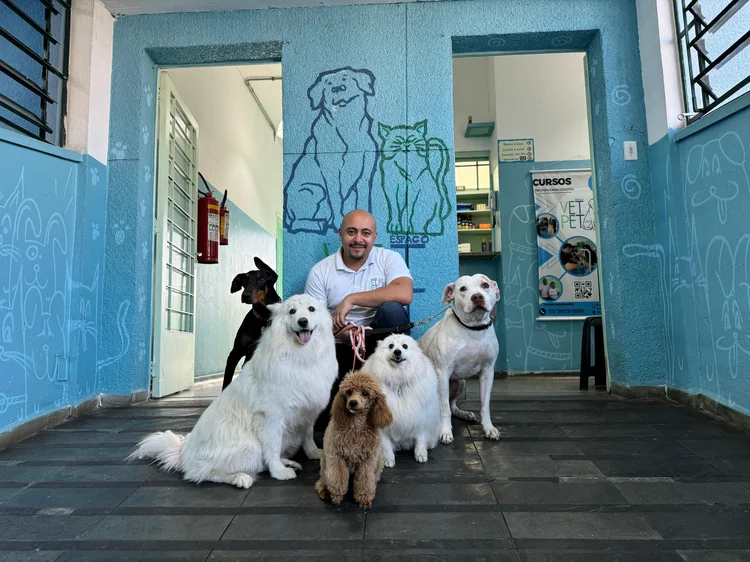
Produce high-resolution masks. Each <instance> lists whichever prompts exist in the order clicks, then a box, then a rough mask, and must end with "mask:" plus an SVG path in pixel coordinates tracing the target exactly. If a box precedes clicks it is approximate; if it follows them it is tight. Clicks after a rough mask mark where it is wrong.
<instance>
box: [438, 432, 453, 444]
mask: <svg viewBox="0 0 750 562" xmlns="http://www.w3.org/2000/svg"><path fill="white" fill-rule="evenodd" d="M440 442H441V443H442V444H443V445H450V444H451V443H453V430H452V429H444V430H442V431H441V432H440Z"/></svg>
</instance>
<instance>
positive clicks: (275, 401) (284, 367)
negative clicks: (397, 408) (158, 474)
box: [128, 295, 338, 488]
mask: <svg viewBox="0 0 750 562" xmlns="http://www.w3.org/2000/svg"><path fill="white" fill-rule="evenodd" d="M268 308H269V309H270V310H271V311H272V315H271V325H270V326H269V327H268V328H267V329H266V331H265V332H264V334H263V336H262V337H261V339H260V343H259V344H258V348H257V349H256V351H255V355H253V357H252V359H250V361H249V362H248V363H246V364H245V366H244V367H243V368H242V375H241V376H240V378H239V379H237V380H235V381H234V382H233V383H232V384H230V385H229V386H228V387H227V388H226V389H225V390H224V391H223V392H222V393H221V394H219V396H218V397H217V398H216V400H214V401H213V402H212V403H211V405H210V406H209V407H208V408H207V409H206V411H205V412H203V414H202V415H201V417H200V418H199V419H198V422H197V423H196V424H195V427H194V428H193V431H192V432H191V433H189V434H188V435H185V436H183V435H176V434H174V433H172V432H171V431H163V432H157V433H152V434H151V435H148V436H146V437H145V438H144V439H143V440H142V441H141V442H140V443H138V446H137V447H136V449H135V451H134V452H133V453H132V454H131V455H130V456H129V457H128V460H132V459H143V458H152V459H155V460H156V462H157V463H159V465H160V466H161V468H162V469H164V470H167V471H171V470H178V471H181V472H183V474H184V478H185V480H189V481H191V482H196V483H197V482H203V481H209V482H221V483H225V484H232V485H233V486H237V487H238V488H249V487H250V486H251V485H252V484H253V482H254V480H255V476H256V475H257V474H258V473H259V472H262V471H264V470H268V471H269V472H270V473H271V476H272V477H273V478H276V479H277V480H289V479H291V478H294V477H295V476H296V474H295V472H294V470H295V469H297V470H301V469H302V466H300V465H299V464H298V463H296V462H294V461H291V460H289V457H291V456H292V455H294V454H295V453H296V452H297V451H298V450H299V448H300V446H302V447H303V448H304V450H305V454H306V455H307V458H309V459H319V458H320V457H321V454H322V451H321V450H320V449H319V448H318V447H317V446H316V445H315V442H314V441H313V424H314V423H315V420H316V419H317V418H318V415H320V413H321V412H322V411H323V410H324V409H325V407H326V406H327V405H328V400H329V398H330V395H331V387H332V386H333V383H334V381H335V380H336V377H337V375H338V365H337V363H336V353H335V343H334V339H333V321H332V319H331V315H330V313H329V312H328V310H326V307H325V305H323V303H321V302H319V301H317V300H316V299H314V298H312V297H310V296H308V295H295V296H293V297H290V298H289V299H288V300H286V301H284V302H282V303H278V304H271V305H268Z"/></svg>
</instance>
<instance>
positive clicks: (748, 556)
mask: <svg viewBox="0 0 750 562" xmlns="http://www.w3.org/2000/svg"><path fill="white" fill-rule="evenodd" d="M678 552H679V553H680V555H682V558H683V560H685V562H750V550H718V551H717V550H680V551H678Z"/></svg>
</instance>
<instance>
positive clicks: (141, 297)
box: [138, 285, 146, 313]
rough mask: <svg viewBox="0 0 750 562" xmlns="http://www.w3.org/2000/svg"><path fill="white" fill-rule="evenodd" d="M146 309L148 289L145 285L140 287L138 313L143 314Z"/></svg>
mask: <svg viewBox="0 0 750 562" xmlns="http://www.w3.org/2000/svg"><path fill="white" fill-rule="evenodd" d="M145 308H146V289H145V287H144V286H143V285H141V286H140V287H138V312H139V313H140V312H143V310H144V309H145Z"/></svg>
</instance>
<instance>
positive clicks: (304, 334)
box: [299, 330, 312, 343]
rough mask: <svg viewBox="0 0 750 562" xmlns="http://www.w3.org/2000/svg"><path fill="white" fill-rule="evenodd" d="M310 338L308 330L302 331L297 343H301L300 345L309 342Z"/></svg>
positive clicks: (310, 333) (310, 334)
mask: <svg viewBox="0 0 750 562" xmlns="http://www.w3.org/2000/svg"><path fill="white" fill-rule="evenodd" d="M311 337H312V332H310V331H308V330H303V331H301V332H299V341H301V342H302V343H307V342H309V341H310V338H311Z"/></svg>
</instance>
